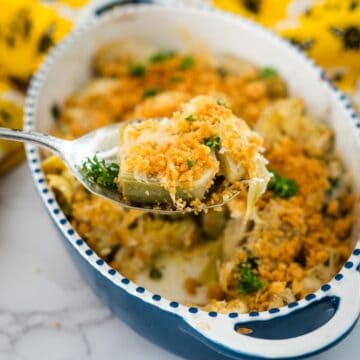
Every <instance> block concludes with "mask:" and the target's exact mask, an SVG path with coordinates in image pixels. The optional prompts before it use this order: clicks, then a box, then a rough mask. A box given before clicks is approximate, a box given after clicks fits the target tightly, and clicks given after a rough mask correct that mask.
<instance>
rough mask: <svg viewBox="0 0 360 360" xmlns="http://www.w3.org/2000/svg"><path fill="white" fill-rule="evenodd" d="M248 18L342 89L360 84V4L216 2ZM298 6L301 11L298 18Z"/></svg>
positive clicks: (332, 0) (328, 0) (330, 0)
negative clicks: (281, 38)
mask: <svg viewBox="0 0 360 360" xmlns="http://www.w3.org/2000/svg"><path fill="white" fill-rule="evenodd" d="M213 4H214V5H215V6H217V7H219V8H221V9H224V10H228V11H232V12H235V13H237V14H240V15H242V16H247V17H249V18H251V19H253V20H255V21H257V22H259V23H261V24H262V25H265V26H267V27H269V28H271V29H272V30H274V31H276V32H278V33H279V34H281V35H282V36H284V37H285V38H286V39H288V40H289V41H290V42H291V43H293V44H294V45H296V46H297V47H299V48H300V49H301V50H303V51H305V52H307V53H308V55H309V56H310V57H311V58H313V59H314V60H315V61H316V62H317V63H318V64H319V65H321V66H322V67H323V68H324V69H325V70H326V71H327V72H328V75H329V77H330V78H331V79H332V80H333V81H334V82H335V83H336V84H337V85H338V86H339V87H340V88H341V89H342V90H345V91H348V92H352V91H354V90H355V89H356V86H357V84H359V81H360V0H313V1H307V0H306V1H304V0H293V1H287V0H213ZM295 5H302V11H300V12H297V13H296V14H295V15H294V13H293V9H294V7H295Z"/></svg>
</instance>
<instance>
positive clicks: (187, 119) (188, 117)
mask: <svg viewBox="0 0 360 360" xmlns="http://www.w3.org/2000/svg"><path fill="white" fill-rule="evenodd" d="M185 120H186V121H190V122H193V121H196V119H195V118H194V116H193V115H192V114H190V115H188V116H187V117H186V118H185Z"/></svg>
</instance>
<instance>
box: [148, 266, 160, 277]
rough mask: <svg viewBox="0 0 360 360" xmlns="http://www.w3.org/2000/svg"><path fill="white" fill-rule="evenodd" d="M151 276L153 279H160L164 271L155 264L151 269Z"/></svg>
mask: <svg viewBox="0 0 360 360" xmlns="http://www.w3.org/2000/svg"><path fill="white" fill-rule="evenodd" d="M149 276H150V278H151V279H154V280H160V279H161V278H162V272H161V271H160V270H159V269H158V268H157V267H155V266H153V267H152V268H151V269H150V271H149Z"/></svg>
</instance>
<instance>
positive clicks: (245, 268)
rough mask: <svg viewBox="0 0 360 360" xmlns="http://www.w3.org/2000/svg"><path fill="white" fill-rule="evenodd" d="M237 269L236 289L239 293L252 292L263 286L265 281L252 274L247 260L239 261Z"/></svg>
mask: <svg viewBox="0 0 360 360" xmlns="http://www.w3.org/2000/svg"><path fill="white" fill-rule="evenodd" d="M238 270H239V272H238V274H237V275H238V282H237V291H238V293H239V294H248V293H252V292H255V291H258V290H260V289H262V288H263V287H264V286H265V282H264V281H262V280H260V279H259V278H258V277H257V276H256V275H255V274H254V271H253V269H252V266H251V264H250V263H249V262H248V261H245V262H243V263H241V264H240V265H239V268H238Z"/></svg>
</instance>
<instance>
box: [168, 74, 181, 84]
mask: <svg viewBox="0 0 360 360" xmlns="http://www.w3.org/2000/svg"><path fill="white" fill-rule="evenodd" d="M182 79H183V77H182V76H180V75H174V76H172V77H171V78H170V81H171V82H173V83H178V82H180V81H181V80H182Z"/></svg>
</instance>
